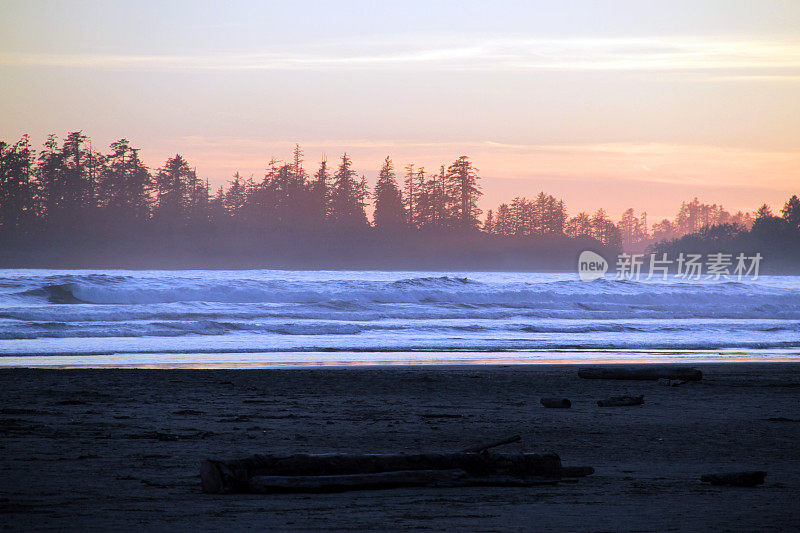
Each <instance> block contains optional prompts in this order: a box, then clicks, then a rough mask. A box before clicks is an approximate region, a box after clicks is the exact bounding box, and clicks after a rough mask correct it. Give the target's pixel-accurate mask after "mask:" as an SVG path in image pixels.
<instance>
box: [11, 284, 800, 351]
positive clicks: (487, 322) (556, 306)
mask: <svg viewBox="0 0 800 533" xmlns="http://www.w3.org/2000/svg"><path fill="white" fill-rule="evenodd" d="M137 338H140V339H150V340H148V341H147V342H145V341H144V340H142V342H141V344H140V345H137V344H136V342H135V339H137ZM48 339H50V340H53V341H54V342H55V341H56V340H59V342H62V344H61V346H66V345H67V344H66V341H67V340H68V339H76V342H78V341H77V339H80V342H81V343H82V345H89V344H92V343H94V344H97V345H98V346H101V347H102V346H105V347H106V348H107V349H109V350H111V349H113V348H114V347H118V346H122V344H120V343H121V342H122V341H121V340H120V339H129V341H125V342H124V343H123V344H124V346H125V349H129V350H131V349H132V350H134V351H136V350H137V349H139V348H137V346H139V347H140V348H141V349H144V346H145V345H146V346H147V347H148V348H147V349H159V348H158V347H161V348H160V349H164V350H167V349H168V348H169V349H171V350H174V349H177V348H176V347H180V349H188V347H194V348H196V349H212V348H211V346H214V347H215V348H214V349H229V350H231V351H237V350H253V349H264V350H275V351H283V350H312V349H313V350H348V349H352V350H364V349H388V348H391V349H399V350H405V349H408V350H414V349H439V350H448V349H459V350H473V349H474V350H477V349H489V350H491V349H496V350H511V349H523V350H524V349H540V348H549V347H554V346H557V347H565V346H569V347H576V346H577V347H602V348H614V347H622V346H625V347H662V348H671V347H675V348H678V347H687V346H692V347H698V346H699V347H706V348H719V347H752V346H757V347H787V346H788V347H793V346H797V347H800V278H797V277H789V276H787V277H780V278H778V277H775V278H765V279H762V280H758V281H756V282H753V281H742V282H738V281H722V282H688V281H681V280H670V281H668V282H660V281H659V282H635V281H621V280H613V279H601V280H597V281H595V282H592V283H585V282H582V281H580V280H577V279H574V276H571V275H567V274H522V273H518V274H513V273H477V272H473V273H465V274H461V273H458V274H451V275H429V274H422V273H391V272H280V271H241V272H217V271H183V272H159V271H143V272H137V273H129V272H126V273H124V274H120V273H116V272H113V271H109V272H87V273H75V272H70V273H55V272H49V271H43V272H38V273H37V272H33V271H5V272H4V273H2V274H0V354H9V353H23V352H24V353H37V350H39V349H43V348H42V346H44V345H45V344H46V342H45V341H46V340H48ZM159 339H161V340H159ZM189 339H196V340H193V341H190V340H189ZM199 339H205V340H203V341H202V342H201V341H200V340H199ZM131 343H133V344H131ZM154 343H155V344H154ZM175 343H180V344H178V345H176V344H175ZM154 346H155V348H154ZM453 347H457V348H453ZM62 349H64V348H62Z"/></svg>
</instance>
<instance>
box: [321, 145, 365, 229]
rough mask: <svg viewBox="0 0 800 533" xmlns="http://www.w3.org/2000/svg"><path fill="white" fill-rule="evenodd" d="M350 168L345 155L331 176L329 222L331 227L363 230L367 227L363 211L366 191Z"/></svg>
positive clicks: (349, 162) (350, 164)
mask: <svg viewBox="0 0 800 533" xmlns="http://www.w3.org/2000/svg"><path fill="white" fill-rule="evenodd" d="M352 167H353V162H352V161H351V159H350V158H349V157H348V156H347V154H346V153H345V154H344V155H342V161H341V163H340V164H339V168H338V169H337V170H336V173H335V174H334V175H333V186H332V187H331V201H330V220H331V223H332V224H333V225H335V226H339V227H342V228H353V229H359V228H362V229H363V228H366V227H367V225H368V223H367V214H366V213H365V211H364V202H365V200H366V194H367V191H366V190H365V187H364V185H365V184H364V180H363V179H362V180H358V179H356V172H355V171H354V170H353V168H352Z"/></svg>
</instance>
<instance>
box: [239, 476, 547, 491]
mask: <svg viewBox="0 0 800 533" xmlns="http://www.w3.org/2000/svg"><path fill="white" fill-rule="evenodd" d="M557 483H558V479H554V478H548V477H542V476H525V477H516V476H510V475H486V476H483V475H481V476H474V475H470V474H468V473H467V472H466V471H465V470H399V471H396V472H376V473H374V474H344V475H338V476H253V477H251V478H250V479H249V481H248V485H247V488H248V491H247V492H250V493H257V494H274V493H283V492H344V491H348V490H380V489H397V488H404V487H474V486H482V487H486V486H503V487H531V486H534V485H555V484H557Z"/></svg>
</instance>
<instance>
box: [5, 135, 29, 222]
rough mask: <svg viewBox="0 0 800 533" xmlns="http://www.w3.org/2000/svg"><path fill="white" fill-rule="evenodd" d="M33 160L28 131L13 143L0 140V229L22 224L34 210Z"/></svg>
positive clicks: (27, 220)
mask: <svg viewBox="0 0 800 533" xmlns="http://www.w3.org/2000/svg"><path fill="white" fill-rule="evenodd" d="M33 160H34V155H33V151H32V150H31V147H30V141H29V140H28V136H27V135H24V136H23V137H22V138H21V139H20V140H19V141H17V142H16V143H15V144H13V145H8V144H6V143H4V142H0V229H2V230H3V231H11V230H16V229H18V228H24V227H25V226H26V225H29V224H30V223H31V222H32V221H33V217H34V216H35V214H36V211H35V208H36V204H35V202H34V200H35V192H36V189H35V183H34V181H33V175H32V173H33Z"/></svg>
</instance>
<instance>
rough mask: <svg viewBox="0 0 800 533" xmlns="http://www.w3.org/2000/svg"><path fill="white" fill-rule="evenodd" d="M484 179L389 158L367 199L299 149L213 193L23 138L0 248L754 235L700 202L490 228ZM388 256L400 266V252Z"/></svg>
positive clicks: (521, 202)
mask: <svg viewBox="0 0 800 533" xmlns="http://www.w3.org/2000/svg"><path fill="white" fill-rule="evenodd" d="M480 180H481V178H480V176H479V173H478V170H477V169H476V168H475V167H474V166H473V164H472V162H471V161H470V159H469V158H468V157H467V156H461V157H459V158H458V159H456V161H454V162H452V163H450V164H448V165H441V166H440V167H439V168H438V169H436V170H435V171H430V172H429V171H427V170H426V169H425V168H423V167H418V166H415V165H414V164H408V165H406V166H405V167H403V169H402V170H401V171H399V172H398V171H396V170H395V167H394V164H393V162H392V160H391V159H390V158H389V157H387V158H386V159H385V160H384V162H383V164H382V166H381V168H380V171H379V173H378V178H377V182H376V184H375V186H374V188H373V189H372V190H370V188H369V187H368V185H367V180H366V178H365V177H364V176H363V175H360V174H359V173H357V172H356V171H355V170H354V169H353V165H352V161H351V159H350V157H349V156H348V155H347V154H343V155H342V156H341V158H339V159H338V160H337V161H335V163H334V164H329V162H328V161H326V160H323V161H321V162H320V163H318V164H316V165H313V168H311V169H308V168H307V166H306V162H305V161H304V157H303V152H302V150H301V149H300V147H299V146H296V147H295V149H294V152H293V154H292V157H291V159H290V160H289V161H286V162H284V161H279V160H276V159H272V160H271V161H269V162H268V164H267V167H266V170H265V173H264V175H263V177H259V178H255V177H252V176H251V177H247V178H245V177H243V176H241V175H239V173H235V174H234V175H233V177H232V179H231V180H230V181H229V183H228V184H227V186H225V187H222V186H221V187H218V188H216V189H213V190H212V188H211V187H210V185H209V183H208V181H207V180H205V179H202V178H201V177H199V176H198V175H197V172H196V170H195V168H193V167H192V165H191V164H190V163H189V162H188V161H187V160H186V159H185V158H184V157H183V156H181V155H175V156H174V157H170V158H169V159H167V161H165V162H164V164H163V165H162V166H161V167H159V168H156V169H150V168H148V167H147V166H146V165H145V164H144V162H143V161H142V159H141V157H140V155H139V150H138V149H137V148H135V147H133V146H132V145H131V143H130V142H129V141H128V140H126V139H120V140H118V141H116V142H114V143H112V144H111V145H110V147H109V149H108V150H107V151H105V152H100V151H97V150H95V149H94V148H93V146H92V144H91V142H90V140H89V139H88V138H87V137H86V136H85V135H84V134H83V133H82V132H71V133H69V134H68V135H67V136H66V138H65V139H63V141H59V139H58V138H57V137H56V136H55V135H50V136H49V137H48V138H47V140H46V141H45V143H44V146H43V147H42V149H41V150H39V151H36V150H34V149H33V148H32V147H31V144H30V141H29V138H28V136H23V137H22V138H21V139H20V140H19V141H17V142H16V143H13V144H10V143H6V142H0V241H2V242H3V243H5V245H6V247H8V246H11V245H13V246H16V247H17V248H18V249H34V248H37V247H38V249H50V247H57V246H62V247H64V246H66V245H67V244H73V245H76V247H77V246H85V247H86V248H88V247H89V246H90V245H92V246H95V247H103V246H108V245H110V244H112V243H113V244H115V245H117V246H121V243H128V242H134V241H138V242H139V243H140V245H141V246H148V247H152V246H155V245H158V244H159V243H161V244H162V245H164V246H165V247H166V248H168V247H170V246H172V247H175V246H178V247H187V246H188V247H194V248H196V249H197V250H201V251H203V252H211V251H213V249H214V248H222V247H224V246H225V245H226V244H229V243H231V242H241V243H243V244H242V246H245V245H247V246H259V245H261V244H263V243H265V242H267V241H270V242H271V246H280V247H282V250H281V253H284V254H291V252H292V250H294V249H298V250H301V251H302V254H301V255H303V256H304V257H312V256H314V257H319V254H321V253H322V252H320V251H319V250H321V249H323V248H325V247H326V246H332V244H330V243H333V242H336V243H339V244H338V246H339V248H342V249H349V250H356V248H358V247H359V246H361V247H362V248H364V249H366V248H369V247H370V246H372V247H373V248H374V243H375V242H378V241H381V240H383V241H385V242H390V243H398V242H422V243H423V244H424V245H425V246H430V247H431V249H432V250H433V253H439V250H440V246H439V245H440V244H441V243H442V242H447V243H449V244H452V245H453V246H455V244H454V243H458V246H460V247H461V248H463V249H464V250H465V253H467V254H469V253H472V252H474V253H472V255H478V253H479V252H478V251H477V250H478V249H479V248H480V250H482V251H481V252H480V253H484V252H485V253H491V251H492V250H493V249H494V248H493V247H496V248H498V249H503V250H507V251H508V253H509V254H511V255H513V254H514V253H517V252H518V251H519V253H524V252H522V251H520V250H522V249H523V248H525V247H526V246H527V247H528V248H530V247H531V246H532V245H531V244H530V243H533V242H538V243H539V244H538V245H537V246H545V247H547V246H549V247H550V248H553V249H556V248H557V249H559V250H561V251H562V252H560V253H562V254H564V255H565V256H566V255H567V254H568V253H571V250H572V249H573V248H574V247H575V246H578V244H579V243H582V244H581V246H587V245H591V241H599V243H598V244H599V245H601V246H602V247H608V248H609V249H612V250H613V249H619V248H620V247H629V246H631V245H640V246H645V245H649V244H652V243H655V242H657V241H659V240H665V239H666V240H669V239H675V238H677V237H680V236H682V235H686V234H693V233H696V232H698V231H700V230H701V229H702V228H707V227H713V226H718V225H720V224H733V225H736V226H737V227H739V226H741V227H743V228H745V229H746V228H748V227H749V226H750V225H751V224H752V218H751V216H750V215H749V214H746V213H741V212H738V213H736V214H734V215H731V214H730V213H728V212H727V211H725V210H724V209H723V208H722V207H721V206H718V205H707V204H702V203H700V202H699V201H698V200H697V199H694V200H693V201H691V202H688V203H686V202H685V203H683V204H682V205H681V208H680V210H679V211H678V213H677V215H676V217H675V218H674V220H663V221H661V222H658V223H656V224H653V225H652V227H650V228H648V223H647V214H646V213H642V214H640V215H639V216H636V215H635V212H634V210H633V209H628V210H626V211H625V212H624V213H622V216H621V218H620V219H619V221H617V222H614V221H613V220H612V219H611V218H610V217H609V216H608V214H607V213H606V211H605V210H603V209H598V210H597V211H596V212H595V213H593V214H591V215H590V214H588V213H584V212H581V213H578V214H577V215H575V216H572V217H570V216H569V215H568V212H567V207H566V205H565V203H564V201H563V200H562V199H557V198H555V197H554V196H552V195H549V194H546V193H544V192H541V193H539V194H538V195H537V196H536V197H535V198H533V199H528V198H525V197H521V196H518V197H515V198H514V199H513V200H512V201H511V202H510V203H503V204H501V205H500V206H499V207H498V208H496V209H493V210H489V211H488V212H487V213H486V215H485V217H484V218H483V220H481V210H480V209H479V208H478V200H479V199H480V197H481V195H482V191H481V187H480ZM370 207H371V209H370ZM370 211H371V217H368V213H369V212H370ZM287 235H298V236H300V237H298V238H294V237H286V236H287ZM431 236H433V237H431ZM456 236H458V237H456ZM278 237H281V238H284V239H285V240H284V241H280V239H279V238H278ZM376 239H377V240H376ZM301 241H302V242H301ZM311 241H314V243H312V242H311ZM367 241H369V242H370V243H372V244H364V243H366V242H367ZM573 241H574V242H573ZM165 243H168V244H165ZM276 243H280V244H276ZM342 243H346V244H342ZM359 243H360V244H359ZM492 243H495V244H492ZM497 243H505V244H497ZM542 243H544V244H542ZM473 244H474V246H473ZM314 247H316V248H317V249H319V250H317V251H314V250H313V248H314ZM423 247H424V246H423ZM472 248H474V250H472V252H470V250H471V249H472ZM148 249H149V248H148ZM390 249H391V251H392V252H393V253H400V251H399V249H398V248H397V246H393V245H391V246H390ZM453 250H455V248H453ZM412 252H413V253H422V252H421V251H419V250H418V249H414V250H412ZM412 252H410V253H412ZM276 253H277V252H276ZM329 253H331V254H333V253H341V254H342V255H343V257H344V256H346V252H336V251H334V252H329ZM453 253H455V251H454V252H453ZM314 254H317V255H314ZM298 261H300V260H298ZM309 261H310V260H309ZM301 262H302V261H301ZM512 263H513V261H512Z"/></svg>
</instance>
